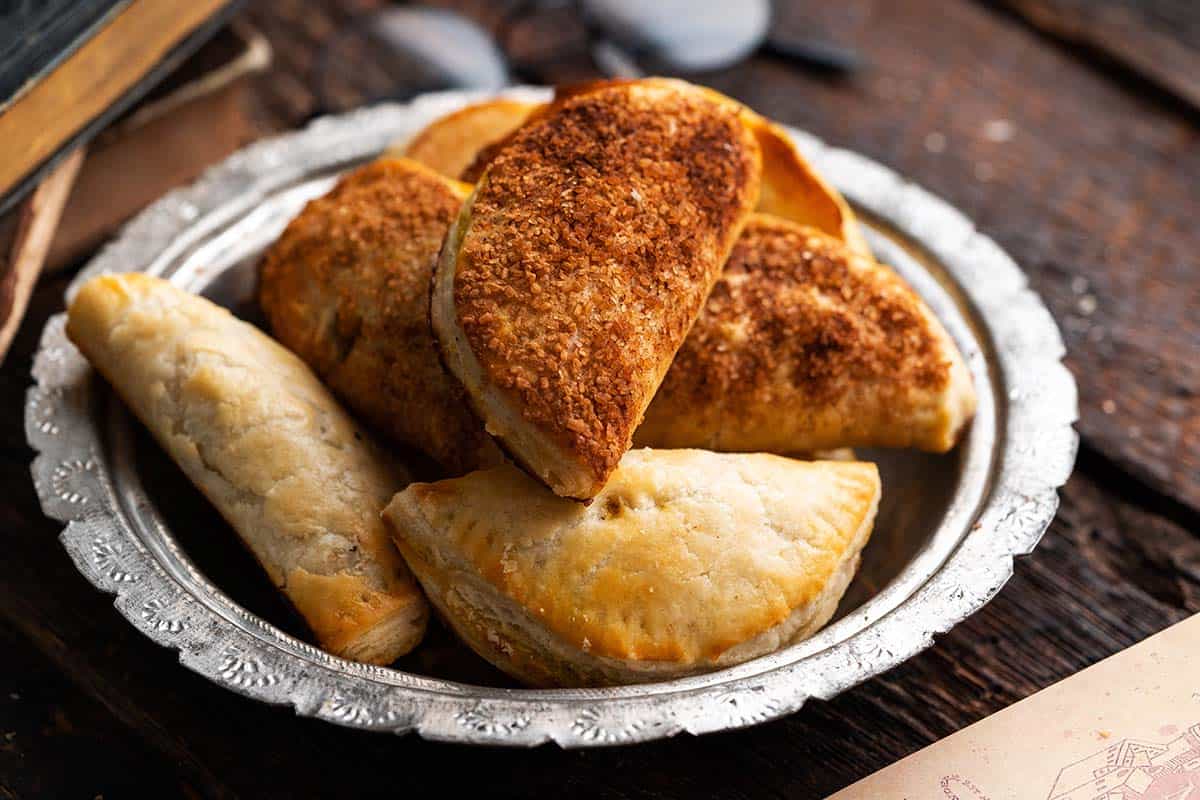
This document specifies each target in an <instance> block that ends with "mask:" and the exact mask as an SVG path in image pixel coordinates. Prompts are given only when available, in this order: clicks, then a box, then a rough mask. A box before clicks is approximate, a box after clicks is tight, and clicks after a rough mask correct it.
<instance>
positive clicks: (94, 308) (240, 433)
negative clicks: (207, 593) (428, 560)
mask: <svg viewBox="0 0 1200 800" xmlns="http://www.w3.org/2000/svg"><path fill="white" fill-rule="evenodd" d="M67 334H68V336H70V338H71V341H73V342H74V343H75V345H76V346H77V347H78V348H79V349H80V350H81V351H83V354H84V355H85V356H87V358H88V360H89V361H90V362H91V363H92V365H93V366H94V367H95V368H96V369H97V370H99V372H100V373H101V374H102V375H104V377H105V378H107V379H108V381H109V383H111V384H112V385H113V387H114V388H115V389H116V390H117V392H118V393H119V394H120V395H121V397H122V398H123V399H124V400H125V402H126V403H127V404H128V405H129V407H130V408H131V409H132V410H133V411H134V413H135V414H136V415H137V416H138V417H139V418H140V419H141V420H142V422H143V423H144V424H145V425H146V427H147V428H148V429H149V430H150V432H151V433H152V434H154V436H155V438H157V439H158V441H159V443H160V444H161V445H162V446H163V448H164V449H165V450H166V451H167V452H168V453H169V454H170V455H171V457H172V458H173V459H174V460H175V462H176V463H177V464H179V466H180V468H182V469H183V471H184V473H185V474H186V475H187V476H188V477H189V478H190V479H191V480H192V482H193V483H195V484H196V486H197V487H198V488H199V489H200V490H201V491H202V492H203V493H204V494H205V496H206V497H208V499H209V501H210V502H212V504H213V505H214V506H216V508H217V510H218V511H220V512H221V514H222V516H224V517H225V519H226V520H228V521H229V523H230V524H231V525H232V526H233V527H234V529H235V530H237V532H238V534H239V535H240V536H241V537H242V540H243V541H244V542H245V543H246V545H247V546H248V547H249V548H250V550H251V551H252V552H253V553H254V555H255V557H257V559H258V561H259V563H261V564H262V566H263V568H264V569H265V570H266V571H267V574H268V575H269V576H270V578H271V581H272V582H273V583H274V584H275V585H276V586H278V587H279V588H280V590H282V591H283V592H284V594H286V595H287V597H288V599H289V600H291V602H292V603H293V604H294V605H295V607H296V609H297V610H298V611H299V612H300V613H301V615H303V617H304V618H305V620H307V621H308V624H309V626H310V627H311V628H312V631H313V633H314V634H315V635H316V638H317V641H318V642H319V643H320V645H321V646H322V647H323V648H325V649H326V650H328V651H329V652H331V653H334V654H335V655H339V656H344V657H345V658H349V659H354V660H356V661H365V662H370V663H377V664H386V663H388V662H390V661H393V660H394V659H396V658H397V657H398V656H400V655H403V654H404V653H406V652H408V651H409V650H410V649H412V647H413V646H415V645H416V643H417V642H418V641H419V640H420V638H421V635H422V633H423V632H424V629H425V621H426V617H427V606H426V603H425V600H424V598H423V597H422V595H421V592H420V589H419V588H418V586H417V585H416V583H415V581H414V580H413V577H412V574H411V573H410V572H409V571H408V569H407V567H405V565H404V563H403V561H402V560H401V559H400V556H399V554H398V553H397V552H396V550H395V548H394V547H393V546H392V544H391V542H389V541H388V536H387V532H386V531H385V530H384V527H383V523H382V521H381V520H380V519H379V512H380V510H381V509H382V508H383V506H384V505H385V504H386V503H387V500H388V498H389V497H390V496H391V494H392V493H393V492H395V491H396V489H398V488H399V487H401V486H403V485H404V484H405V483H406V479H407V476H406V474H405V472H404V471H403V470H402V469H401V468H399V467H397V466H395V465H392V464H389V463H388V462H387V461H386V460H385V459H384V458H383V457H382V455H381V454H380V453H379V452H378V451H377V450H376V449H375V448H374V447H373V446H372V445H371V444H370V443H369V442H368V440H367V439H366V438H365V436H364V435H363V434H362V433H361V432H359V431H358V430H357V429H356V427H355V425H354V423H353V422H352V421H351V419H350V418H349V417H348V416H347V415H346V413H345V412H344V411H342V410H341V408H339V407H338V405H337V403H336V402H335V401H334V399H333V398H332V397H331V396H330V395H329V393H328V392H327V391H326V390H325V389H324V387H322V386H321V384H320V382H319V381H318V380H317V378H316V377H315V376H314V375H313V374H312V373H311V372H310V371H309V370H308V368H307V367H305V366H304V364H303V363H302V362H301V361H300V360H299V359H298V358H296V356H294V355H292V354H291V353H289V352H288V351H287V350H286V349H284V348H283V347H282V346H280V345H279V344H277V343H276V342H274V341H272V340H271V339H270V338H268V337H267V336H266V335H265V334H263V333H261V332H260V331H259V330H258V329H257V328H255V327H253V326H252V325H249V324H247V323H244V322H241V321H240V320H238V319H236V318H235V317H234V316H233V315H231V314H230V313H229V312H227V311H226V310H225V309H223V308H220V307H219V306H217V305H214V304H213V303H210V302H209V301H207V300H205V299H203V298H201V297H197V296H195V295H192V294H189V293H188V292H185V291H182V290H180V289H178V288H176V287H174V286H172V285H171V284H170V283H167V282H166V281H162V280H159V279H157V278H152V277H149V276H146V275H141V274H136V273H133V274H124V275H104V276H101V277H98V278H94V279H93V280H91V281H89V282H88V283H87V284H85V285H84V286H83V288H82V289H80V291H79V294H78V295H77V296H76V297H75V300H74V302H72V303H71V306H70V309H69V313H68V319H67Z"/></svg>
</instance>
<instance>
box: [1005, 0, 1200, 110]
mask: <svg viewBox="0 0 1200 800" xmlns="http://www.w3.org/2000/svg"><path fill="white" fill-rule="evenodd" d="M1000 4H1001V5H1004V6H1007V7H1009V8H1011V9H1012V10H1013V11H1015V12H1016V13H1018V14H1020V15H1021V16H1023V17H1025V19H1027V20H1029V22H1030V24H1032V25H1034V26H1035V27H1037V28H1039V29H1041V30H1044V31H1046V32H1047V33H1049V34H1051V35H1052V36H1058V37H1061V38H1063V39H1066V40H1067V41H1069V42H1073V43H1077V44H1080V45H1083V46H1085V47H1089V48H1092V49H1094V50H1096V51H1098V52H1099V53H1101V54H1103V55H1105V56H1108V57H1109V58H1112V59H1113V60H1114V61H1116V62H1118V63H1120V64H1122V65H1124V66H1126V67H1128V68H1129V69H1130V70H1132V71H1133V72H1135V73H1137V74H1139V75H1141V76H1143V77H1145V78H1146V79H1147V80H1149V81H1151V82H1153V83H1154V84H1156V85H1158V86H1159V87H1160V88H1161V89H1162V90H1163V91H1165V92H1167V93H1170V94H1173V95H1175V96H1177V97H1178V98H1179V99H1180V100H1181V101H1183V102H1184V103H1188V104H1189V105H1191V107H1192V109H1193V110H1196V111H1200V17H1198V15H1197V14H1196V5H1195V2H1194V0H1000Z"/></svg>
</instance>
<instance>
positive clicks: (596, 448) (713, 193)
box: [431, 84, 761, 499]
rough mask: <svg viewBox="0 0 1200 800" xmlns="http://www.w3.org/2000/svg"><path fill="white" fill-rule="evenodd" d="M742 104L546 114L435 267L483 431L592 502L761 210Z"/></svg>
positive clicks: (701, 98)
mask: <svg viewBox="0 0 1200 800" xmlns="http://www.w3.org/2000/svg"><path fill="white" fill-rule="evenodd" d="M760 171H761V159H760V154H759V148H758V145H757V142H756V141H755V139H754V137H753V135H752V133H751V132H750V131H749V130H748V129H747V128H746V126H745V125H744V124H743V122H742V120H741V117H740V116H739V114H738V112H737V110H736V109H734V108H731V107H730V106H728V105H727V104H721V103H717V102H714V101H713V100H712V99H710V98H709V97H708V96H707V95H706V94H705V93H704V92H701V91H699V90H696V89H693V88H691V87H689V86H687V85H686V84H679V85H658V84H650V85H642V84H629V85H621V86H615V87H611V88H605V89H600V90H597V91H595V92H589V93H588V94H585V95H582V96H579V97H573V98H570V99H567V100H565V101H563V102H562V103H556V104H554V106H553V107H552V108H551V109H549V110H548V111H547V112H546V113H545V114H542V115H538V116H537V117H536V118H535V119H534V120H532V121H531V122H530V123H529V124H527V125H525V126H523V127H522V128H521V129H520V130H518V131H517V133H516V134H514V135H513V137H512V138H511V139H510V140H509V141H508V142H507V144H506V145H505V147H504V148H503V149H502V150H501V151H500V153H499V154H498V155H497V156H496V158H495V159H494V160H493V161H492V162H491V164H490V165H489V166H488V168H487V171H486V172H485V173H484V174H483V176H482V177H481V178H480V180H479V183H478V184H477V185H476V187H475V191H474V192H473V193H472V195H471V196H470V197H469V198H468V199H467V202H466V204H465V205H464V207H463V210H462V212H461V213H460V215H459V217H458V218H457V220H456V221H455V223H454V226H453V227H452V229H451V231H450V233H449V234H448V235H447V238H446V243H445V245H444V246H443V248H442V252H441V256H440V258H439V261H438V265H437V267H436V269H435V275H434V285H433V297H432V306H431V318H432V322H433V330H434V335H435V337H436V339H437V340H438V343H439V346H440V348H441V351H442V355H443V358H444V361H445V363H446V366H447V367H448V368H449V370H450V371H451V372H452V373H453V374H454V375H455V376H456V377H457V378H458V379H459V380H460V381H461V382H462V383H463V385H464V387H465V388H466V392H467V395H468V397H469V398H470V400H471V402H472V405H473V406H474V408H475V410H476V412H477V413H478V414H479V416H480V417H481V418H482V419H483V420H484V422H485V423H486V425H487V429H488V431H489V433H491V434H492V435H493V436H495V437H496V438H497V439H499V440H500V441H501V442H502V443H503V445H504V447H505V448H506V449H507V450H508V451H509V453H510V454H511V455H512V456H513V457H514V458H515V459H516V460H518V461H519V462H520V463H521V464H522V465H523V466H525V467H526V469H528V470H529V471H530V473H531V474H533V475H534V476H536V477H537V478H538V479H539V480H541V481H543V482H544V483H546V484H547V485H548V486H549V487H550V488H551V489H553V490H554V491H555V492H556V493H557V494H560V495H564V496H568V497H574V498H578V499H587V498H590V497H592V496H594V495H595V494H596V492H597V491H599V489H600V488H601V487H602V486H603V485H604V481H605V480H606V479H607V477H608V474H609V473H610V472H611V471H612V470H613V469H614V468H615V467H616V465H617V462H618V461H619V460H620V458H621V456H622V455H623V454H624V453H625V451H626V450H627V449H628V448H629V444H630V441H631V439H632V437H633V432H634V429H635V428H636V426H637V425H638V423H639V422H640V421H641V418H642V414H643V413H644V412H645V410H646V407H647V406H648V405H649V403H650V400H651V398H652V397H653V396H654V392H655V391H656V390H657V389H658V385H659V383H660V382H661V381H662V378H663V376H664V375H665V374H666V372H667V369H668V367H669V366H670V363H671V359H672V358H673V357H674V355H675V351H676V350H677V349H678V348H679V346H680V344H682V343H683V339H684V337H685V336H686V335H687V332H688V329H689V328H690V327H691V326H692V323H693V322H694V321H695V319H696V315H697V314H699V312H700V309H701V307H702V306H703V304H704V299H705V298H706V297H707V296H708V293H709V291H710V290H711V288H712V286H713V284H714V283H715V282H716V280H717V278H718V277H719V276H720V274H721V268H722V266H723V265H724V263H725V260H726V258H727V257H728V255H729V251H730V250H731V249H732V247H733V243H734V241H735V240H736V238H737V235H738V233H739V232H740V230H741V227H742V225H743V224H744V222H745V220H746V218H747V216H748V215H749V213H750V211H751V209H752V208H753V207H754V205H755V203H756V202H757V200H758V192H759V175H760Z"/></svg>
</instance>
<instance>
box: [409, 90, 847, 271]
mask: <svg viewBox="0 0 1200 800" xmlns="http://www.w3.org/2000/svg"><path fill="white" fill-rule="evenodd" d="M640 82H641V83H659V84H665V85H674V84H683V85H685V86H688V85H689V84H686V83H684V82H683V81H679V80H677V79H674V78H644V79H641V80H640ZM622 83H625V84H628V83H630V81H619V80H618V81H613V80H606V81H592V82H587V83H581V84H574V85H568V86H563V87H559V89H558V90H557V91H556V95H555V98H556V99H555V102H560V101H562V100H564V99H566V98H569V97H574V96H578V95H580V94H585V93H587V92H589V91H595V90H596V89H598V88H603V87H610V86H615V85H619V84H622ZM695 88H696V89H698V90H700V91H703V92H705V93H706V94H707V95H708V96H709V97H710V98H712V99H713V100H714V101H716V102H720V103H724V104H728V105H730V106H733V107H735V108H737V109H739V111H740V113H741V115H742V121H743V122H744V123H745V124H746V126H747V127H749V128H750V130H751V131H753V133H754V136H755V138H756V140H757V141H758V145H759V148H760V149H761V151H762V191H761V194H760V196H759V201H758V207H757V209H756V210H758V211H761V212H763V213H764V214H773V215H774V216H777V217H781V218H783V219H787V220H791V221H792V222H799V223H801V224H803V225H808V226H810V227H813V228H816V229H817V230H819V231H821V232H823V233H826V234H829V235H830V236H833V237H835V238H838V239H841V240H842V241H844V242H846V243H847V244H848V245H850V246H851V247H852V248H853V249H854V250H855V251H856V252H858V253H860V254H861V255H864V256H868V257H870V256H871V250H870V248H869V247H868V246H867V243H866V239H865V238H864V237H863V234H862V231H861V229H860V228H859V225H858V220H857V218H856V217H855V215H854V212H853V210H852V209H851V208H850V204H849V203H847V202H846V200H845V198H843V197H842V195H841V194H840V193H839V192H838V191H837V190H836V189H834V188H833V187H832V186H831V185H829V183H828V182H827V181H826V180H825V179H824V178H822V177H821V175H820V173H818V172H817V171H816V170H815V169H813V167H812V165H811V164H809V163H808V160H807V159H805V158H804V156H803V155H801V154H800V151H799V150H798V149H797V148H796V145H795V144H794V143H793V141H792V137H791V136H789V135H788V133H787V131H785V130H784V129H783V128H782V127H780V126H779V125H777V124H775V123H774V122H772V121H771V120H769V119H767V118H766V117H764V116H762V115H761V114H758V113H755V112H754V111H751V110H750V109H749V108H747V107H745V106H743V105H741V104H740V103H738V102H737V101H736V100H733V99H732V98H730V97H727V96H725V95H723V94H721V93H720V92H716V91H713V90H712V89H708V88H706V87H695ZM547 109H548V106H547V104H542V103H529V102H522V101H518V100H511V99H508V98H494V99H491V100H484V101H481V102H479V103H473V104H471V105H468V106H466V107H464V108H462V109H459V110H458V111H455V112H452V113H450V114H447V115H446V116H444V117H441V118H439V119H437V120H435V121H434V122H432V123H430V124H429V125H428V126H427V127H426V128H424V129H423V130H422V131H421V132H419V133H418V134H417V135H416V136H414V137H413V138H412V139H410V140H408V141H404V142H397V143H396V144H394V145H393V146H392V147H390V148H389V149H388V153H389V154H393V155H400V154H403V155H406V156H408V157H409V158H413V159H416V160H417V161H420V162H421V163H423V164H426V165H428V166H429V167H432V168H433V169H435V170H437V171H438V172H441V173H442V174H443V175H446V176H448V177H451V178H457V179H459V180H464V181H467V182H474V181H475V180H476V179H478V177H479V176H480V175H481V174H482V173H483V170H484V169H486V168H487V165H488V164H489V163H490V162H491V160H492V159H493V158H495V156H496V154H497V153H499V152H500V150H501V149H502V148H503V147H504V145H505V144H506V143H507V139H508V138H509V137H510V136H511V135H512V134H513V133H514V132H515V131H516V130H517V129H518V128H520V127H521V125H523V124H524V123H525V122H526V121H527V120H530V119H536V118H537V116H538V115H541V114H544V113H546V111H547Z"/></svg>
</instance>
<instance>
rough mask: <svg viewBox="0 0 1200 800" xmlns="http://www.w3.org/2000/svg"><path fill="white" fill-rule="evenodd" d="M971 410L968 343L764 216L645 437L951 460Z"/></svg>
mask: <svg viewBox="0 0 1200 800" xmlns="http://www.w3.org/2000/svg"><path fill="white" fill-rule="evenodd" d="M974 411H975V390H974V387H973V386H972V383H971V376H970V373H969V372H968V371H967V368H966V365H965V364H964V363H963V359H962V355H961V354H960V353H959V351H958V347H957V346H956V345H955V344H954V341H953V340H952V339H951V338H950V336H949V335H948V334H947V333H946V331H945V329H944V328H943V327H942V325H941V323H939V322H938V320H937V319H936V318H935V317H934V316H933V313H932V312H931V311H930V310H929V308H928V307H927V306H926V305H925V303H924V302H922V301H921V299H920V298H919V297H918V296H917V294H916V293H915V292H913V290H912V289H911V288H909V287H908V285H907V284H905V283H904V281H903V280H901V278H900V276H899V275H897V274H896V273H895V272H894V271H892V270H891V269H889V268H888V267H885V266H882V265H880V264H878V263H876V262H875V261H874V260H873V259H868V258H866V257H864V256H861V255H858V254H856V253H854V252H852V251H851V250H850V248H848V247H847V246H846V245H844V244H842V243H841V242H839V241H837V240H836V239H834V238H832V237H830V236H826V235H824V234H821V233H819V232H817V231H816V230H813V229H812V228H806V227H803V226H800V225H795V224H793V223H790V222H785V221H784V220H780V219H775V218H772V217H768V216H766V215H761V214H756V215H755V216H754V217H753V218H752V219H751V221H750V222H749V224H747V226H746V228H745V230H744V231H743V232H742V236H741V238H740V239H738V243H737V245H736V246H735V247H734V250H733V254H732V255H731V256H730V258H729V263H728V264H727V265H726V267H725V273H724V274H723V275H722V276H721V280H720V281H719V282H718V283H717V285H716V287H715V288H714V289H713V292H712V294H711V295H709V297H708V301H707V302H706V304H705V307H704V312H703V313H702V314H701V315H700V318H699V319H697V320H696V324H695V325H694V326H692V330H691V332H690V333H689V334H688V337H687V340H686V341H685V342H684V344H683V346H682V347H681V348H680V350H679V352H678V354H677V355H676V356H675V361H674V363H673V364H672V365H671V371H670V372H669V373H667V377H666V379H664V381H663V383H662V386H660V387H659V390H658V394H657V395H656V396H655V398H654V402H653V403H651V404H650V408H649V409H648V410H647V412H646V417H645V420H644V422H643V423H642V426H641V427H640V428H639V429H638V432H637V435H636V436H635V437H634V440H635V442H636V443H638V444H639V445H646V446H653V447H703V448H707V449H710V450H726V451H730V450H732V451H759V450H762V451H769V452H775V453H798V452H802V451H812V450H823V449H827V448H835V447H916V448H920V449H922V450H929V451H932V452H945V451H947V450H949V449H950V448H952V447H953V446H954V444H955V442H956V441H957V440H958V438H959V436H960V434H961V433H962V430H963V428H964V427H965V426H966V424H967V422H968V421H969V420H970V419H971V417H972V415H973V414H974Z"/></svg>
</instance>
